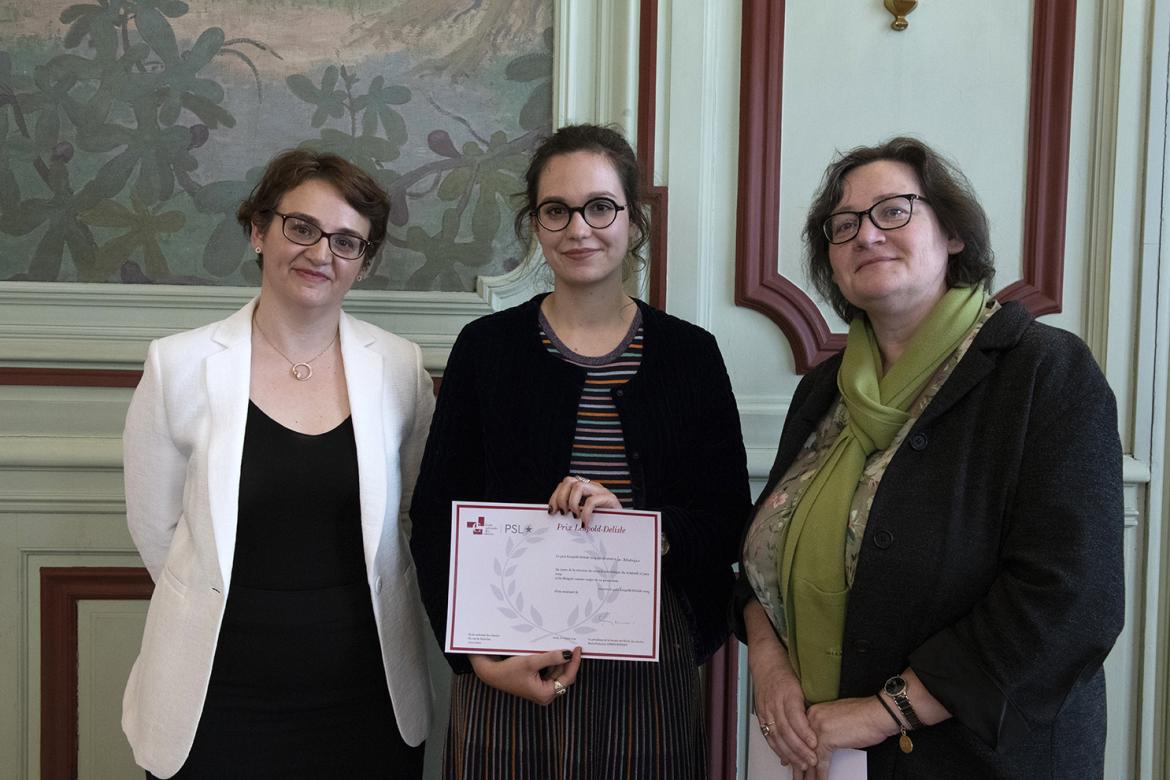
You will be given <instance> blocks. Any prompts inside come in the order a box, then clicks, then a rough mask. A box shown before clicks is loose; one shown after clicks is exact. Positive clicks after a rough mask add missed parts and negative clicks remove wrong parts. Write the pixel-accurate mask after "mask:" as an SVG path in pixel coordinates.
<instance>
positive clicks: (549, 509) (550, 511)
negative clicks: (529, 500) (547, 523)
mask: <svg viewBox="0 0 1170 780" xmlns="http://www.w3.org/2000/svg"><path fill="white" fill-rule="evenodd" d="M548 513H549V514H550V515H551V514H552V507H551V506H550V507H549V508H548Z"/></svg>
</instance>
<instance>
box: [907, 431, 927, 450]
mask: <svg viewBox="0 0 1170 780" xmlns="http://www.w3.org/2000/svg"><path fill="white" fill-rule="evenodd" d="M926 442H927V438H926V434H925V433H923V432H922V431H919V432H918V433H915V434H913V435H912V436H911V437H910V449H912V450H916V451H918V452H921V451H922V450H924V449H926Z"/></svg>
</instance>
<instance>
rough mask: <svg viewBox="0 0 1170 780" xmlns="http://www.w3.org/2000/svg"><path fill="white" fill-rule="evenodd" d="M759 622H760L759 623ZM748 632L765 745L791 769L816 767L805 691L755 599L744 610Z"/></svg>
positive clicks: (749, 666)
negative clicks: (766, 729)
mask: <svg viewBox="0 0 1170 780" xmlns="http://www.w3.org/2000/svg"><path fill="white" fill-rule="evenodd" d="M761 621H762V622H761ZM744 622H745V623H746V626H747V632H748V669H749V670H750V671H751V675H752V685H753V687H754V688H755V692H756V716H757V717H758V718H759V721H760V728H761V729H763V727H764V726H767V727H768V732H769V733H768V734H766V735H765V737H766V739H767V740H768V746H769V747H770V748H772V750H773V752H775V753H776V755H778V756H780V760H781V762H782V763H784V764H788V765H791V766H792V768H793V770H794V771H795V770H798V769H799V770H801V771H804V770H807V769H811V768H812V767H815V766H816V764H817V754H816V747H817V737H816V734H815V733H814V732H813V730H812V726H810V725H809V722H808V716H807V715H806V712H805V701H804V690H803V689H802V688H801V687H800V680H798V679H797V677H796V672H795V671H793V669H792V664H791V662H790V661H789V660H788V653H787V651H785V649H784V645H782V644H781V643H780V640H779V639H777V638H776V634H775V632H774V631H773V630H772V624H771V623H770V622H769V621H768V616H767V615H766V614H764V608H763V607H762V606H760V603H759V602H758V601H756V600H755V599H752V600H751V601H749V602H748V604H747V605H746V606H745V607H744Z"/></svg>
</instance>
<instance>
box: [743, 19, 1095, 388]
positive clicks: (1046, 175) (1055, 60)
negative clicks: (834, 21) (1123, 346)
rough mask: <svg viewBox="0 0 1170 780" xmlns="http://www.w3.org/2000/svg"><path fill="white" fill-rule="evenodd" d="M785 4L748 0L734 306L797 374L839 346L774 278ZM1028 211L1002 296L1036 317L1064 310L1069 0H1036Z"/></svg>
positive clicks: (786, 284)
mask: <svg viewBox="0 0 1170 780" xmlns="http://www.w3.org/2000/svg"><path fill="white" fill-rule="evenodd" d="M784 7H785V2H784V0H744V2H743V34H742V63H741V75H740V135H739V204H738V211H739V214H738V222H737V236H736V265H735V302H736V304H737V305H739V306H745V307H747V308H751V309H755V310H756V311H759V312H761V313H763V314H765V315H767V316H768V317H769V318H770V319H771V320H772V321H773V322H775V323H776V325H777V326H779V328H780V329H781V330H782V331H783V332H784V335H785V336H786V337H787V338H788V342H789V344H790V345H791V346H792V352H793V359H794V361H795V363H796V370H797V371H798V372H802V373H803V372H805V371H808V370H809V369H810V368H812V367H813V366H815V365H816V364H817V363H819V362H820V361H821V360H824V359H825V358H826V357H828V356H829V355H831V354H833V353H834V352H836V351H838V350H840V349H841V348H843V347H844V346H845V337H844V334H838V333H831V332H830V330H829V326H828V323H827V322H826V320H825V318H824V316H822V315H821V312H820V310H819V309H818V308H817V305H816V304H815V303H814V302H813V301H812V299H811V298H809V297H808V296H807V295H806V294H805V293H804V291H802V290H801V289H800V288H799V287H797V286H796V285H794V284H793V283H792V282H790V281H788V280H787V279H785V278H784V277H783V276H781V275H780V273H779V271H778V270H777V267H776V260H777V256H778V247H779V230H780V225H779V214H780V181H781V179H780V143H781V139H780V136H781V132H782V129H783V124H782V122H781V105H782V101H781V92H782V89H783V76H784ZM1032 27H1033V40H1032V66H1031V89H1030V104H1029V116H1028V168H1027V180H1026V181H1027V184H1026V186H1027V191H1026V197H1025V205H1024V241H1023V247H1022V251H1023V253H1024V254H1023V257H1024V267H1023V275H1024V278H1023V279H1021V280H1019V281H1017V282H1014V283H1012V284H1010V285H1008V286H1007V287H1006V288H1004V290H1002V291H1001V292H1000V293H999V296H998V297H999V298H1000V299H1002V300H1010V299H1018V300H1020V301H1022V302H1023V303H1024V305H1025V306H1027V307H1028V309H1029V310H1030V311H1031V312H1032V313H1034V314H1050V313H1053V312H1058V311H1060V307H1061V299H1062V285H1063V280H1064V229H1065V205H1066V202H1067V185H1068V151H1069V129H1070V123H1071V114H1070V106H1071V104H1072V66H1073V46H1074V43H1075V39H1076V5H1075V0H1069V1H1068V2H1059V0H1035V2H1034V7H1033V23H1032Z"/></svg>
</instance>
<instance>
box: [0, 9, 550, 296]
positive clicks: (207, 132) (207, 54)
mask: <svg viewBox="0 0 1170 780" xmlns="http://www.w3.org/2000/svg"><path fill="white" fill-rule="evenodd" d="M551 6H552V1H551V0H263V1H262V2H256V1H255V0H197V1H193V2H182V0H94V1H93V2H90V3H79V4H68V3H60V4H58V3H55V2H53V1H52V0H48V1H46V0H15V1H14V2H10V3H7V4H5V5H3V6H0V280H7V281H82V282H109V283H124V284H199V285H246V284H256V283H257V282H258V279H259V272H258V269H257V268H256V265H255V262H254V261H253V258H254V255H251V253H250V252H249V251H248V243H247V241H246V240H245V236H244V233H243V231H242V230H241V228H240V227H239V225H238V224H237V223H236V221H235V210H236V207H237V206H238V205H239V202H240V200H241V199H242V198H243V197H244V196H245V195H246V194H247V193H248V192H249V191H250V190H251V188H252V187H253V186H254V185H255V183H256V181H257V180H258V179H259V176H260V173H261V171H262V169H263V165H264V163H265V162H266V161H267V160H268V159H269V158H270V157H271V156H272V155H273V154H274V153H275V152H277V151H279V150H281V149H285V148H289V147H294V146H308V147H313V148H318V149H324V150H328V151H332V152H336V153H337V154H340V155H342V156H344V157H346V158H348V159H350V160H352V161H354V162H355V163H357V164H359V165H361V166H362V167H363V168H365V169H366V170H367V171H369V172H370V173H372V174H373V175H374V176H375V177H376V178H377V179H378V180H379V181H380V182H381V183H382V185H383V186H384V187H385V188H386V189H387V191H388V192H389V193H390V196H391V201H392V204H393V208H392V212H391V217H390V220H391V225H390V231H389V234H388V236H387V241H386V243H385V245H384V246H383V248H382V251H381V252H380V253H379V255H378V256H377V257H376V258H375V261H374V263H375V266H374V269H373V273H372V274H371V275H370V277H369V278H368V279H367V280H366V281H365V282H364V283H363V284H362V287H365V288H367V289H387V290H444V291H457V290H471V289H474V285H475V278H476V277H477V276H481V275H494V274H499V273H503V272H506V271H508V270H511V269H512V268H514V267H515V266H516V264H517V263H518V262H519V261H520V260H521V258H522V256H523V254H524V247H521V246H519V245H518V243H517V241H516V239H515V237H514V236H513V235H512V232H511V213H512V205H513V201H512V196H513V195H514V194H515V193H516V192H518V191H519V190H520V189H521V186H522V185H521V179H520V176H521V175H522V173H523V170H524V167H525V164H526V160H527V156H528V154H529V152H530V151H531V149H532V148H533V147H534V146H535V144H536V142H537V141H538V140H539V138H540V137H541V136H542V135H544V134H546V133H547V132H548V130H549V127H550V124H551V112H552V86H551V82H552V30H551V24H552V8H551Z"/></svg>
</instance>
